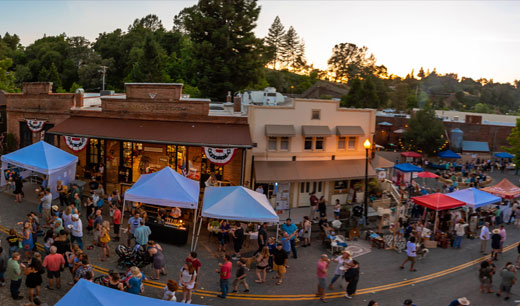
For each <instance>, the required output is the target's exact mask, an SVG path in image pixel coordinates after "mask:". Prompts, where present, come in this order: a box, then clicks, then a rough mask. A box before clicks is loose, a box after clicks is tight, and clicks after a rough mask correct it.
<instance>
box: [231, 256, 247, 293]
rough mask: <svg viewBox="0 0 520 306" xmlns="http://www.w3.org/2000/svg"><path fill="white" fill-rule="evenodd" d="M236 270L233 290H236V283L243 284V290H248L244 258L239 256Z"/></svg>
mask: <svg viewBox="0 0 520 306" xmlns="http://www.w3.org/2000/svg"><path fill="white" fill-rule="evenodd" d="M237 263H238V270H237V273H236V278H235V281H234V282H233V292H238V285H240V284H244V288H246V290H244V292H249V285H248V284H247V281H246V259H245V258H241V259H240V260H239V261H238V262H237Z"/></svg>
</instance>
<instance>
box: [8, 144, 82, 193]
mask: <svg viewBox="0 0 520 306" xmlns="http://www.w3.org/2000/svg"><path fill="white" fill-rule="evenodd" d="M77 162H78V157H77V156H75V155H72V154H70V153H67V152H65V151H63V150H61V149H59V148H57V147H55V146H53V145H51V144H48V143H46V142H45V141H43V140H42V141H39V142H37V143H34V144H32V145H30V146H27V147H24V148H21V149H19V150H17V151H14V152H12V153H9V154H6V155H2V181H1V185H2V186H4V185H5V184H6V182H5V175H4V173H5V171H6V170H8V168H10V167H13V166H14V167H19V168H23V169H27V170H29V171H27V172H28V173H22V174H21V176H22V177H24V176H29V175H30V172H31V171H32V172H38V173H41V174H44V175H46V176H47V186H46V187H47V188H50V189H51V193H52V198H53V199H56V198H57V197H58V192H57V191H56V183H57V182H58V181H61V182H62V183H63V185H68V184H69V183H70V182H71V181H73V180H74V179H75V177H76V163H77Z"/></svg>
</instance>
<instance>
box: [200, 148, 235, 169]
mask: <svg viewBox="0 0 520 306" xmlns="http://www.w3.org/2000/svg"><path fill="white" fill-rule="evenodd" d="M235 153H236V149H235V148H210V147H204V154H206V157H207V158H208V159H209V161H210V162H212V163H213V164H215V165H218V166H224V165H226V164H228V163H229V162H230V161H231V160H232V159H233V156H235Z"/></svg>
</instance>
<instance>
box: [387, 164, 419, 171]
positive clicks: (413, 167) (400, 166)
mask: <svg viewBox="0 0 520 306" xmlns="http://www.w3.org/2000/svg"><path fill="white" fill-rule="evenodd" d="M394 168H395V169H397V170H399V171H401V172H423V171H424V170H423V169H422V168H421V167H417V166H416V165H414V164H410V163H405V164H396V165H395V166H394Z"/></svg>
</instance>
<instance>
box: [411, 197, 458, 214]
mask: <svg viewBox="0 0 520 306" xmlns="http://www.w3.org/2000/svg"><path fill="white" fill-rule="evenodd" d="M412 201H414V203H415V204H417V205H421V206H424V207H426V208H429V209H433V210H445V209H452V208H457V207H461V206H464V205H466V203H464V202H462V201H459V200H457V199H454V198H451V197H449V196H447V195H445V194H442V193H432V194H428V195H424V196H420V197H413V198H412Z"/></svg>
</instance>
